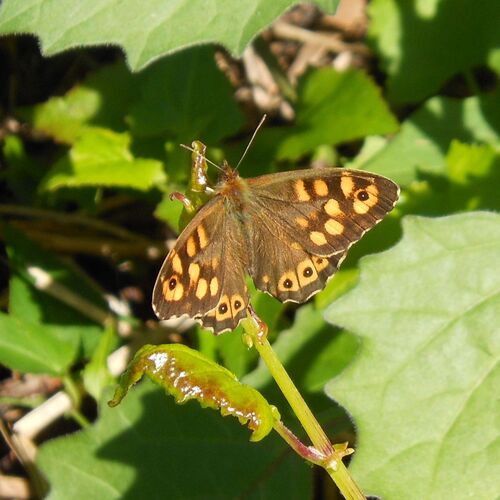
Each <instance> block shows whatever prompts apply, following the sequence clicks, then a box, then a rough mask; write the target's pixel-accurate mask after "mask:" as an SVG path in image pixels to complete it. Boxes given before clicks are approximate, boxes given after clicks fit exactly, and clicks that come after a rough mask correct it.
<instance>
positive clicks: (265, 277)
mask: <svg viewBox="0 0 500 500" xmlns="http://www.w3.org/2000/svg"><path fill="white" fill-rule="evenodd" d="M269 281H270V278H269V276H268V275H267V274H264V276H262V282H263V283H265V284H266V285H267V284H268V283H269Z"/></svg>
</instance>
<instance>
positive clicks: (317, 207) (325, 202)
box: [246, 169, 399, 302]
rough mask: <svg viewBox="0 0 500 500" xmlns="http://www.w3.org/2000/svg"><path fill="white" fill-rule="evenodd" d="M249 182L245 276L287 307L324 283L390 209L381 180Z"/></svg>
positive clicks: (358, 175) (315, 172) (308, 177)
mask: <svg viewBox="0 0 500 500" xmlns="http://www.w3.org/2000/svg"><path fill="white" fill-rule="evenodd" d="M248 184H249V187H250V189H251V196H250V197H249V199H250V202H249V207H248V209H247V211H248V213H249V216H248V220H249V222H248V223H247V224H246V225H247V228H248V232H249V233H250V235H251V236H250V239H251V245H250V247H251V249H252V252H253V253H252V257H251V270H250V274H251V276H252V278H253V279H254V282H255V285H256V287H257V288H259V289H260V290H263V291H267V292H268V293H270V294H272V295H274V296H275V297H277V298H278V299H279V300H282V301H287V300H289V301H294V302H304V301H305V300H307V299H308V298H309V297H310V296H311V295H313V294H314V293H316V292H318V291H319V290H321V289H322V288H323V287H324V286H325V283H326V281H327V280H328V279H329V278H330V277H331V276H332V275H333V274H334V273H335V271H336V270H337V268H338V266H339V265H340V263H341V261H342V260H343V259H344V257H345V255H346V253H347V251H348V249H349V247H350V246H351V245H352V244H353V243H355V242H356V241H358V240H359V239H360V238H361V236H362V235H363V234H364V233H365V232H366V231H367V230H368V229H370V228H372V227H373V226H374V225H375V224H377V223H378V222H379V221H380V220H381V219H382V218H383V217H384V216H385V215H386V214H387V213H388V212H389V211H390V210H391V209H392V208H393V206H394V204H395V202H396V200H397V198H398V193H399V189H398V187H397V186H396V184H394V183H393V182H392V181H390V180H388V179H386V178H384V177H381V176H377V175H375V174H371V173H368V172H358V171H351V170H343V169H310V170H304V171H295V172H289V173H283V174H272V175H268V176H262V177H258V178H255V179H249V180H248ZM266 241H272V243H271V244H269V245H267V244H262V242H266Z"/></svg>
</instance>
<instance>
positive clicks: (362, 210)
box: [352, 200, 370, 215]
mask: <svg viewBox="0 0 500 500" xmlns="http://www.w3.org/2000/svg"><path fill="white" fill-rule="evenodd" d="M352 208H353V209H354V211H355V212H356V213H357V214H360V215H362V214H366V212H368V210H370V207H369V206H368V205H367V204H366V203H363V202H362V201H359V200H356V201H355V202H354V203H353V205H352Z"/></svg>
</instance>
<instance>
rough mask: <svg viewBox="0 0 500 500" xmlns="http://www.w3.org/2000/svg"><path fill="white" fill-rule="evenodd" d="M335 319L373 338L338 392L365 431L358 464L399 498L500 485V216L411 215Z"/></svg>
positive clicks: (367, 479)
mask: <svg viewBox="0 0 500 500" xmlns="http://www.w3.org/2000/svg"><path fill="white" fill-rule="evenodd" d="M403 222H404V224H403V228H404V236H403V239H402V241H401V242H400V243H399V244H398V245H396V246H395V247H394V248H392V249H391V250H389V251H387V252H385V253H383V254H380V255H377V256H372V257H370V258H366V259H364V260H363V261H362V263H361V278H360V283H359V285H358V286H357V287H356V288H355V289H353V290H352V291H351V292H349V293H348V294H346V295H344V296H343V297H341V298H340V299H339V300H338V301H337V302H336V303H334V304H333V305H332V306H331V307H330V308H329V310H328V312H327V318H328V319H329V320H330V321H332V322H334V323H335V324H337V325H341V326H342V327H344V328H348V329H349V330H350V331H353V332H355V333H356V334H358V335H360V336H362V347H361V351H360V354H359V356H358V357H357V358H356V360H355V362H354V363H353V364H352V365H351V366H350V367H348V368H347V369H346V370H345V371H344V372H343V373H342V374H341V376H340V377H339V378H338V379H335V380H333V381H331V382H330V384H329V385H328V386H327V393H328V394H329V395H330V396H331V397H332V398H335V399H336V400H337V401H339V402H340V403H341V404H342V405H343V406H345V407H346V408H348V409H349V411H350V412H351V414H352V415H353V417H354V419H355V422H356V425H357V427H358V429H359V443H358V450H357V451H356V454H355V456H354V459H353V462H352V465H351V467H350V469H351V470H352V473H353V475H354V477H355V478H356V480H357V481H359V483H360V485H361V487H362V488H363V489H364V491H366V492H370V493H376V494H377V495H380V496H382V497H384V498H386V499H388V500H390V499H392V498H394V499H399V498H405V499H409V500H411V499H422V498H432V499H436V500H439V499H446V500H448V499H450V498H453V499H462V498H478V499H479V498H484V499H490V498H496V497H497V496H498V492H499V491H500V476H499V474H498V466H497V464H498V463H499V462H500V434H499V428H498V426H497V425H496V424H495V422H496V421H498V417H499V413H498V411H499V408H498V387H499V386H500V370H499V369H498V367H499V366H500V365H499V359H500V343H499V339H500V327H499V323H498V312H499V311H500V273H499V272H498V270H499V269H500V215H498V214H492V213H486V212H472V213H468V214H463V215H455V216H450V217H443V218H439V219H430V218H420V217H407V218H405V219H404V221H403Z"/></svg>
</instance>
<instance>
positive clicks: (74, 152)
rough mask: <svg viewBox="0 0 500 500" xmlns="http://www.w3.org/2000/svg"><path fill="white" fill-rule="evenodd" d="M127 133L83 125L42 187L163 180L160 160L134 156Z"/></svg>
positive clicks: (145, 185) (145, 184)
mask: <svg viewBox="0 0 500 500" xmlns="http://www.w3.org/2000/svg"><path fill="white" fill-rule="evenodd" d="M129 144H130V137H129V136H128V134H125V133H123V134H117V133H115V132H112V131H111V130H106V129H87V130H85V132H83V133H82V135H81V136H80V137H79V138H78V140H77V141H76V142H75V144H74V145H73V147H72V148H71V150H70V151H69V154H68V155H67V156H65V157H63V158H62V159H61V160H59V161H58V162H57V163H56V164H55V165H54V166H53V167H52V169H51V170H50V171H49V172H48V173H47V175H46V177H45V178H44V181H43V183H42V189H45V190H55V189H60V188H63V187H83V186H102V187H123V188H134V189H139V190H144V191H145V190H148V189H151V188H152V187H154V186H158V185H161V184H162V183H164V182H165V180H166V176H165V173H164V172H163V165H162V163H161V162H160V161H157V160H152V159H142V158H134V156H133V155H132V153H131V152H130V149H129Z"/></svg>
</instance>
